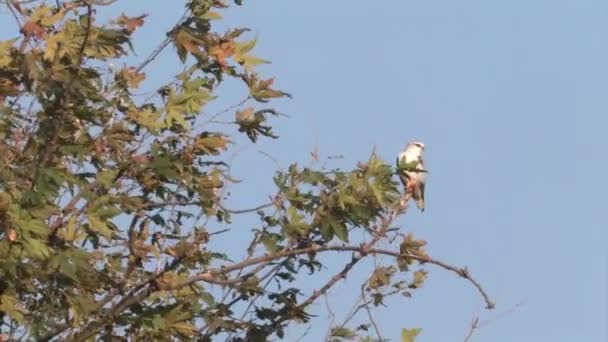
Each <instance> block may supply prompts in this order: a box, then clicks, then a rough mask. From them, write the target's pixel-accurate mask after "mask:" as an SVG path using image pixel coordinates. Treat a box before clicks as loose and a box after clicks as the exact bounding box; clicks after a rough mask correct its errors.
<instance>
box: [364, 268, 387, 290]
mask: <svg viewBox="0 0 608 342" xmlns="http://www.w3.org/2000/svg"><path fill="white" fill-rule="evenodd" d="M391 275H392V273H391V272H390V271H389V269H388V268H386V267H378V268H376V269H375V270H374V273H373V274H372V276H371V277H370V278H369V281H368V282H367V284H368V286H369V288H370V289H374V290H375V289H378V288H380V287H384V286H386V285H388V284H390V282H391Z"/></svg>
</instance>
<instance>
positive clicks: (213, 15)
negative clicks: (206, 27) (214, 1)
mask: <svg viewBox="0 0 608 342" xmlns="http://www.w3.org/2000/svg"><path fill="white" fill-rule="evenodd" d="M202 18H203V19H208V20H220V19H222V15H221V14H219V13H217V12H214V11H208V12H206V13H205V14H203V16H202Z"/></svg>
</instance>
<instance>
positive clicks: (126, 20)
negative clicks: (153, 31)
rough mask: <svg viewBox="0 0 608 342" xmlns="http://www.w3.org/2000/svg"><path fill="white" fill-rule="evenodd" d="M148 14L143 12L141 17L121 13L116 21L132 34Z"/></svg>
mask: <svg viewBox="0 0 608 342" xmlns="http://www.w3.org/2000/svg"><path fill="white" fill-rule="evenodd" d="M147 16H148V15H147V14H143V15H140V16H139V17H127V16H126V15H124V14H121V15H120V17H118V19H117V20H116V23H117V24H118V25H120V26H122V27H123V28H124V30H125V31H127V33H129V34H131V33H133V32H134V31H135V30H136V29H137V28H138V27H141V26H142V25H143V24H144V18H145V17H147Z"/></svg>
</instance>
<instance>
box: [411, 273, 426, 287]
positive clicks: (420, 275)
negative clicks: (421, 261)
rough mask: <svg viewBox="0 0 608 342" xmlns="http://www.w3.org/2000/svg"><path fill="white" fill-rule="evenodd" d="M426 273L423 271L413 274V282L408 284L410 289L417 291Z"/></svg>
mask: <svg viewBox="0 0 608 342" xmlns="http://www.w3.org/2000/svg"><path fill="white" fill-rule="evenodd" d="M426 277H427V272H426V271H424V270H420V271H416V272H414V281H413V282H412V283H411V284H410V286H409V288H410V289H418V288H420V287H422V284H423V283H424V281H425V280H426Z"/></svg>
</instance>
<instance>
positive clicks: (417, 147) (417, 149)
mask: <svg viewBox="0 0 608 342" xmlns="http://www.w3.org/2000/svg"><path fill="white" fill-rule="evenodd" d="M423 152H424V144H423V143H422V142H420V141H411V142H409V143H408V144H407V145H406V146H405V150H404V154H405V155H404V157H405V159H406V160H407V161H411V160H416V159H418V158H419V157H420V156H422V153H423Z"/></svg>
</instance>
